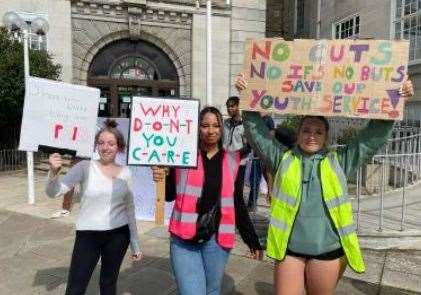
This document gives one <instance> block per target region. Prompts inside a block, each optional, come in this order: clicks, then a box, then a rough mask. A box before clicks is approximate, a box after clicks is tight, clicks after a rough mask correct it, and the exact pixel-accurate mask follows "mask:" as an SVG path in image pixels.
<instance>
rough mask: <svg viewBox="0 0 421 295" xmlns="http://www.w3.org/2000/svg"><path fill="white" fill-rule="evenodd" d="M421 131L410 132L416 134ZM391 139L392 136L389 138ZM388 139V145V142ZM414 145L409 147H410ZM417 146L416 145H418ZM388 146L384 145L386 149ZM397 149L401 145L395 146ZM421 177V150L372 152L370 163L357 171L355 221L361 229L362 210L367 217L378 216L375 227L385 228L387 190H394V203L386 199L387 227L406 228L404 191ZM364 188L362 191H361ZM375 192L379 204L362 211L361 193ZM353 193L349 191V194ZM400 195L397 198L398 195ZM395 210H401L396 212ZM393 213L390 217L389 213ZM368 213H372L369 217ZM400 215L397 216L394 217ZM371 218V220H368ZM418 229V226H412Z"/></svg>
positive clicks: (405, 198)
mask: <svg viewBox="0 0 421 295" xmlns="http://www.w3.org/2000/svg"><path fill="white" fill-rule="evenodd" d="M419 137H420V135H417V136H413V138H419ZM391 143H393V140H392V141H391ZM391 143H389V145H390V144H391ZM412 148H413V146H412V147H411V149H412ZM417 148H418V150H419V146H418V147H417ZM386 150H387V149H386ZM396 150H400V149H396ZM420 178H421V152H410V153H400V154H387V153H386V154H379V155H375V156H374V157H373V158H372V159H371V160H370V161H369V163H367V164H366V165H363V166H362V167H361V168H360V169H359V170H358V172H357V176H356V179H355V181H354V183H355V198H356V203H357V206H356V224H357V230H359V229H360V225H361V223H362V222H363V223H364V221H361V217H362V215H363V214H364V215H365V217H366V218H367V219H371V220H373V218H377V230H378V231H379V232H381V231H383V229H384V228H385V212H386V208H385V204H386V202H385V196H386V193H387V192H390V191H392V192H393V193H394V197H393V200H392V202H393V204H392V203H391V200H390V199H389V203H388V207H389V208H393V214H392V212H390V209H388V210H387V213H388V225H387V228H388V229H392V230H400V231H404V230H405V229H406V220H407V216H406V209H407V191H408V188H409V187H410V186H411V185H414V184H416V183H418V182H419V181H420ZM364 190H365V192H364ZM367 193H375V194H376V197H377V198H378V207H377V208H375V207H373V208H372V209H367V208H366V210H367V211H366V212H364V213H363V212H362V211H361V202H362V199H363V195H365V194H367ZM351 196H352V194H351ZM398 198H399V199H398ZM397 211H400V212H399V213H400V214H398V212H397ZM391 214H392V215H393V218H391V216H390V215H391ZM368 215H371V216H370V217H369V216H368ZM397 216H399V217H397ZM371 222H372V221H371ZM411 229H418V230H421V227H420V228H418V227H417V228H411Z"/></svg>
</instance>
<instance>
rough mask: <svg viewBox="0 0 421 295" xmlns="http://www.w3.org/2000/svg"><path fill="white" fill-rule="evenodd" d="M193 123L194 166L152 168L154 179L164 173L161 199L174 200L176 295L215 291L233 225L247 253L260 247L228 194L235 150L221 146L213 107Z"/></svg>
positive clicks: (255, 254) (237, 201)
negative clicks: (196, 125) (195, 136)
mask: <svg viewBox="0 0 421 295" xmlns="http://www.w3.org/2000/svg"><path fill="white" fill-rule="evenodd" d="M199 124H200V125H199V151H198V165H197V168H185V169H182V168H175V169H168V168H163V167H153V168H152V170H153V177H154V180H155V181H157V182H160V181H163V180H164V179H165V178H166V200H167V201H173V200H175V202H174V208H173V212H172V216H171V219H170V223H169V231H170V234H171V237H170V259H171V266H172V268H173V271H174V275H175V280H176V283H177V288H178V292H179V294H181V295H196V294H207V295H219V294H220V293H221V286H222V279H223V275H224V270H225V265H226V264H227V261H228V257H229V254H230V251H231V249H232V248H234V245H235V235H236V234H235V229H236V228H237V229H238V230H239V232H240V235H241V237H242V239H243V240H244V242H245V243H246V244H247V245H248V247H249V249H250V253H251V257H252V258H254V259H262V256H263V252H262V247H261V245H260V243H259V239H258V236H257V235H256V232H255V230H254V227H253V224H252V223H251V221H250V217H249V215H248V212H247V208H246V207H245V205H244V200H243V199H242V198H239V197H238V196H236V195H234V187H235V184H234V183H235V179H236V177H237V171H238V169H239V165H240V158H241V153H240V152H230V151H227V150H224V149H223V145H222V138H223V121H222V115H221V113H220V112H219V111H218V109H216V108H214V107H205V108H204V109H203V110H202V111H201V112H200V115H199Z"/></svg>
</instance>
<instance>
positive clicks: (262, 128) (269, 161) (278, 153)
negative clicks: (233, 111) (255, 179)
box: [243, 111, 287, 173]
mask: <svg viewBox="0 0 421 295" xmlns="http://www.w3.org/2000/svg"><path fill="white" fill-rule="evenodd" d="M243 124H244V133H245V135H246V138H247V142H248V143H249V144H250V145H251V147H252V148H253V150H254V151H256V153H257V154H258V156H259V157H260V159H262V160H263V161H264V162H265V163H266V165H268V167H270V170H271V172H272V173H273V172H276V169H277V167H278V164H279V162H280V160H281V158H282V155H283V154H284V152H285V151H286V150H287V147H286V146H284V145H282V144H280V143H279V142H278V141H277V140H276V139H275V138H274V137H273V135H272V134H271V133H270V132H269V129H268V128H267V127H266V125H265V122H264V121H263V119H262V117H261V116H260V114H259V113H256V112H249V111H243Z"/></svg>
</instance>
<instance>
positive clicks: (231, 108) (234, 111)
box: [227, 101, 240, 118]
mask: <svg viewBox="0 0 421 295" xmlns="http://www.w3.org/2000/svg"><path fill="white" fill-rule="evenodd" d="M227 112H228V115H229V116H230V117H231V118H233V117H236V116H238V115H239V114H240V110H239V108H238V104H235V103H233V102H231V101H230V102H228V103H227Z"/></svg>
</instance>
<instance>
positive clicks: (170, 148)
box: [127, 97, 199, 167]
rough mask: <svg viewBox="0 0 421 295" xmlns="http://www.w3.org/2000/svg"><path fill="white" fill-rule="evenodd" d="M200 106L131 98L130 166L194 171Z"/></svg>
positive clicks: (170, 100) (191, 101)
mask: <svg viewBox="0 0 421 295" xmlns="http://www.w3.org/2000/svg"><path fill="white" fill-rule="evenodd" d="M198 115H199V102H198V101H196V100H183V99H162V98H149V97H133V101H132V113H131V118H130V136H129V149H128V161H127V163H128V164H129V165H160V166H178V167H196V165H197V144H198Z"/></svg>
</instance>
